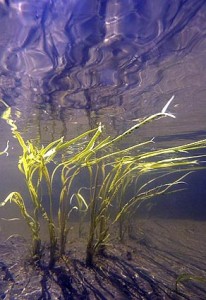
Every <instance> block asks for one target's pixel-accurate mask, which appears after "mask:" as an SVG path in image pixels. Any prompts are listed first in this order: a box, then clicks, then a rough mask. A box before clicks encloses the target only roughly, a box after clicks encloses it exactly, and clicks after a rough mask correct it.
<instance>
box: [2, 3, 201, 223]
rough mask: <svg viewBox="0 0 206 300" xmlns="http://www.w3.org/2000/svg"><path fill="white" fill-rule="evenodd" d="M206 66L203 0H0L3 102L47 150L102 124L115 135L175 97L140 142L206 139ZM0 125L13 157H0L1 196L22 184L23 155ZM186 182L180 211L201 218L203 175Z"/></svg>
mask: <svg viewBox="0 0 206 300" xmlns="http://www.w3.org/2000/svg"><path fill="white" fill-rule="evenodd" d="M205 62H206V2H205V1H204V0H194V1H193V0H189V1H185V0H184V1H183V0H182V1H180V0H174V1H169V0H161V1H159V0H156V1H149V0H148V1H139V0H108V1H106V0H104V1H103V0H102V1H100V0H81V1H77V0H68V1H61V0H56V1H52V0H50V1H49V0H42V1H32V0H30V1H28V0H24V1H14V0H13V1H3V0H2V1H0V97H1V98H2V99H3V100H4V101H5V102H6V103H7V104H8V105H10V106H11V107H12V117H13V118H14V119H15V120H16V124H17V126H18V129H19V130H20V131H21V132H22V134H23V135H24V137H25V138H32V139H37V140H38V141H39V142H40V143H43V144H46V143H48V142H50V141H52V140H54V139H56V138H59V137H60V136H65V137H66V138H70V137H72V136H75V135H77V134H80V133H82V132H84V131H85V130H87V129H89V128H91V127H94V126H96V124H97V123H98V122H100V121H101V122H102V123H103V124H105V127H106V132H107V133H108V134H111V135H116V134H118V133H121V132H123V130H125V129H126V128H128V127H129V126H131V125H133V124H134V123H133V121H132V120H133V119H137V118H139V117H143V116H145V115H148V114H152V113H155V112H158V111H160V110H161V109H162V108H163V106H164V105H165V104H166V102H167V101H168V99H169V98H170V97H171V96H172V95H175V99H174V101H173V103H172V104H171V105H170V108H169V110H170V111H171V112H172V113H174V114H175V116H176V119H171V118H168V119H164V120H163V121H162V120H160V121H157V122H155V123H154V124H152V125H150V126H147V127H146V128H145V129H143V130H140V131H139V132H138V133H137V134H136V135H134V136H135V139H138V140H144V139H146V138H148V137H150V138H151V137H153V136H155V137H156V141H159V142H162V143H163V144H164V145H165V146H170V145H174V144H178V143H179V144H180V143H183V142H187V141H191V140H197V139H201V138H204V137H205V136H206V127H205V117H206V106H205V97H206V88H205V82H206V72H205ZM0 109H1V112H2V113H3V111H4V110H5V107H4V106H3V105H1V107H0ZM0 125H1V127H0V140H1V149H2V150H3V149H4V147H5V145H6V142H7V140H10V151H9V156H8V157H1V174H2V178H1V184H2V188H1V194H2V195H1V196H2V197H5V195H6V194H7V193H8V192H9V191H10V190H11V189H12V187H13V188H16V186H17V187H19V184H20V183H19V182H18V181H17V178H18V175H17V173H18V170H16V169H15V170H13V168H15V167H16V166H15V167H14V165H15V163H14V162H15V161H16V159H17V154H19V153H18V150H17V145H16V141H15V140H13V139H12V135H11V131H10V127H9V126H8V124H7V123H6V121H5V119H1V120H0ZM132 139H133V138H132ZM8 178H9V185H8V184H7V182H8V180H7V179H8ZM188 180H189V179H188ZM189 181H191V182H190V185H191V187H190V190H189V192H188V193H186V194H182V195H181V196H180V197H182V198H184V197H185V198H186V199H185V200H184V201H183V200H182V201H183V202H182V206H183V207H182V208H181V212H182V214H183V215H184V214H185V215H187V212H188V215H191V212H194V211H195V212H194V214H195V216H196V218H198V217H201V218H202V217H204V216H205V213H206V205H205V204H204V201H205V199H204V198H205V194H206V191H205V173H204V172H202V173H201V172H199V173H197V174H196V175H194V176H192V177H191V180H189ZM194 199H195V200H194ZM185 205H186V206H185ZM184 207H185V208H184ZM195 207H196V209H195ZM177 211H178V212H179V209H178V210H177ZM164 214H165V211H164ZM180 215H181V213H180Z"/></svg>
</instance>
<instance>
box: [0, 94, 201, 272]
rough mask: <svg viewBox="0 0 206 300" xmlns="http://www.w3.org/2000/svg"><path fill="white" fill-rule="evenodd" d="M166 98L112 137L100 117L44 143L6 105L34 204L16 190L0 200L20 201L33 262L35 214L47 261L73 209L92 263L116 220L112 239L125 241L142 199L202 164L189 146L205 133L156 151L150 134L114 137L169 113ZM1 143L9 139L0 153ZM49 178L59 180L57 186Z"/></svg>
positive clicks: (63, 237) (60, 250)
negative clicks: (26, 135)
mask: <svg viewBox="0 0 206 300" xmlns="http://www.w3.org/2000/svg"><path fill="white" fill-rule="evenodd" d="M172 100H173V97H172V98H171V99H170V100H169V101H168V102H167V104H166V105H165V107H164V108H163V109H162V111H161V112H159V113H156V114H153V115H151V116H149V117H145V118H144V119H142V120H141V121H139V122H137V124H135V125H134V126H133V127H131V128H129V129H128V130H126V131H125V132H123V133H122V134H120V135H118V136H117V137H115V138H111V137H110V136H107V137H105V136H104V134H103V131H104V127H103V126H102V125H101V124H99V125H98V127H97V128H95V129H91V130H88V131H87V132H85V133H82V134H81V135H79V136H77V137H75V138H73V139H71V140H69V141H64V138H63V137H62V138H60V139H58V140H56V141H54V142H51V143H50V144H49V145H47V146H39V145H36V144H35V143H34V142H31V141H25V140H24V139H23V136H22V135H21V133H20V132H19V131H18V128H17V127H16V125H15V123H14V122H13V121H12V120H11V117H10V114H9V113H8V112H7V117H6V118H5V119H6V120H7V122H8V124H9V125H10V126H11V128H12V132H13V136H14V138H16V139H17V140H18V142H19V145H20V147H21V149H22V154H21V155H20V157H19V162H18V168H19V171H20V172H21V173H22V174H23V176H24V178H25V182H26V187H27V190H28V192H29V197H30V200H31V203H32V207H33V209H32V210H30V209H29V208H27V204H28V199H24V198H23V196H22V195H21V194H20V193H19V192H12V193H10V194H9V195H8V196H7V198H6V199H5V200H4V201H2V202H1V203H0V206H4V205H6V204H7V203H8V202H13V203H15V204H16V205H17V206H18V207H19V209H20V211H21V214H22V216H23V218H24V219H25V221H26V223H27V225H28V227H29V229H30V232H31V237H32V258H33V260H34V261H38V262H40V261H41V258H42V249H43V247H42V241H41V234H40V232H41V225H40V224H41V222H40V221H41V219H43V220H44V221H45V222H46V224H47V226H48V232H49V248H50V261H49V266H50V267H52V266H54V264H55V262H56V261H57V259H58V258H60V257H62V256H64V255H65V254H66V246H67V242H68V239H69V236H68V235H69V230H70V217H71V215H72V213H73V212H74V211H76V212H78V213H79V216H80V217H79V219H80V227H81V226H82V224H84V218H87V220H89V223H88V222H87V223H86V221H85V224H88V238H87V246H86V264H87V265H88V266H92V265H93V264H94V257H95V255H96V254H101V253H103V252H104V251H105V249H106V246H107V244H108V243H109V242H110V240H111V235H112V234H114V233H113V230H111V229H113V228H114V226H116V224H118V228H119V230H118V232H119V233H118V238H119V240H123V238H124V234H125V230H126V223H127V221H128V219H129V218H130V217H131V216H132V214H134V213H135V211H136V210H137V209H138V207H139V206H140V204H141V203H143V202H145V201H147V200H149V199H151V198H153V197H155V196H159V195H163V194H166V193H171V192H177V191H180V190H182V189H183V188H184V179H185V177H186V176H187V175H188V174H189V173H190V172H191V171H193V170H198V169H201V168H203V166H201V158H202V157H203V155H198V154H195V153H194V151H195V150H200V149H204V148H206V140H205V139H204V140H200V141H196V142H191V143H188V144H185V145H181V146H174V147H169V148H166V149H160V150H148V148H149V146H150V145H153V143H154V139H151V140H148V141H145V142H143V143H136V144H133V145H130V146H128V147H124V148H122V147H121V146H120V144H119V142H120V141H121V140H123V139H125V138H126V137H127V135H128V134H131V133H132V132H133V131H135V130H137V129H139V128H140V127H142V126H145V125H146V124H148V123H150V122H152V121H155V120H158V119H160V118H162V117H172V118H175V116H174V115H173V114H171V113H168V112H167V109H168V106H169V105H170V103H171V102H172ZM8 109H9V110H10V108H8ZM7 150H8V145H7V148H6V149H5V150H4V151H3V152H2V153H0V154H3V153H5V152H7ZM148 175H149V177H148ZM80 176H84V178H85V185H84V186H78V184H77V183H78V179H79V177H80ZM147 178H150V179H149V180H148V179H147ZM87 179H88V180H87ZM55 180H58V183H59V184H60V188H59V191H57V190H56V188H55ZM45 193H46V194H47V202H46V203H45V200H43V194H45ZM56 203H57V204H58V208H57V212H56V210H55V208H54V206H55V207H56ZM56 215H57V216H56ZM80 234H81V228H80ZM112 237H113V236H112Z"/></svg>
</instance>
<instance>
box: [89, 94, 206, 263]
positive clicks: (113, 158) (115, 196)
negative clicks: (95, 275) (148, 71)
mask: <svg viewBox="0 0 206 300" xmlns="http://www.w3.org/2000/svg"><path fill="white" fill-rule="evenodd" d="M172 100H173V97H172V98H171V99H170V100H169V101H168V103H167V104H166V105H165V107H164V108H163V109H162V111H161V112H160V113H157V114H154V115H152V116H149V117H148V118H144V119H143V120H141V121H140V122H139V123H138V124H136V125H134V126H133V127H131V128H130V129H128V130H127V131H125V132H124V133H123V134H121V135H119V136H117V137H116V138H114V139H110V138H107V139H105V140H103V141H102V142H101V146H99V145H98V146H97V147H96V149H95V148H94V149H93V152H94V153H95V156H94V158H92V157H90V161H88V162H87V168H88V169H89V174H90V186H91V187H90V190H91V193H90V201H89V203H90V229H89V237H88V243H87V255H86V263H87V265H89V266H92V264H93V257H94V255H95V254H96V253H101V252H103V251H104V249H105V246H106V244H107V243H108V241H109V236H110V232H109V227H110V226H111V225H112V226H113V225H114V224H115V223H116V222H117V221H119V222H120V229H119V235H120V239H122V236H123V219H125V218H126V217H127V218H128V217H129V214H131V212H134V211H135V210H136V209H137V207H138V206H139V205H140V204H141V203H142V202H144V201H146V200H149V199H151V198H153V197H154V196H159V195H162V194H165V193H170V192H171V190H172V192H174V191H176V190H180V188H179V185H182V184H184V182H183V179H184V178H185V177H186V176H187V175H188V174H189V172H190V171H191V170H195V169H198V168H201V166H198V159H199V158H200V157H202V156H197V155H196V156H195V155H191V156H188V152H189V151H193V150H198V149H200V148H205V147H206V140H202V141H198V142H193V143H189V144H186V145H182V146H176V147H170V148H166V149H161V150H156V151H154V150H152V151H148V150H146V151H145V150H144V149H145V146H146V145H147V146H148V144H149V143H153V142H154V141H153V139H152V140H149V141H146V142H144V143H140V144H136V145H133V146H130V147H126V148H124V149H122V150H117V151H113V152H111V153H109V154H106V155H105V154H102V153H101V151H102V149H104V148H108V146H111V145H112V146H113V145H114V144H116V143H117V142H118V141H120V140H121V139H123V138H125V136H127V135H128V134H130V133H132V132H133V131H134V130H136V129H138V128H140V127H141V126H144V125H145V124H147V123H149V122H151V121H153V120H156V119H159V118H161V117H167V116H169V117H173V118H174V115H172V114H170V113H167V112H166V110H167V108H168V106H169V104H170V103H171V101H172ZM137 150H138V153H137V154H134V153H136V151H137ZM140 150H141V151H140ZM186 154H187V155H186ZM167 156H168V157H167ZM163 170H164V171H165V173H164V177H165V175H171V174H173V175H174V174H177V177H176V178H175V179H174V180H172V179H168V181H167V182H166V183H164V184H163V183H161V184H158V183H157V184H156V182H158V180H159V179H160V177H161V175H157V172H163ZM179 172H184V174H183V175H180V176H178V173H179ZM147 173H149V174H150V176H151V175H152V174H153V175H154V178H153V179H150V180H149V181H147V182H146V183H144V184H142V183H141V182H140V179H141V178H142V177H143V176H144V175H146V174H147ZM168 178H170V177H168ZM134 180H135V182H136V185H137V182H140V185H139V187H138V188H137V191H136V192H135V193H134V195H133V196H132V197H131V198H129V199H128V198H127V199H126V201H124V200H123V198H122V196H123V195H124V194H125V192H126V190H128V189H130V187H131V186H132V184H133V183H134ZM137 186H138V185H137ZM181 189H182V188H181ZM85 202H86V200H85ZM115 207H118V208H119V210H118V211H117V212H116V214H115V212H114V211H113V212H112V209H111V208H115ZM113 210H114V209H113Z"/></svg>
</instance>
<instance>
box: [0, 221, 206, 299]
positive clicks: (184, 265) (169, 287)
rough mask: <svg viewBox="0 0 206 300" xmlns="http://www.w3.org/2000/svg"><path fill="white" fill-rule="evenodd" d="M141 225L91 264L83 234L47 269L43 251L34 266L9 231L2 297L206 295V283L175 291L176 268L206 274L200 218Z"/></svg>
mask: <svg viewBox="0 0 206 300" xmlns="http://www.w3.org/2000/svg"><path fill="white" fill-rule="evenodd" d="M141 226H142V225H141V224H138V231H135V230H134V232H133V234H131V236H130V238H129V239H128V240H127V241H126V243H125V244H119V243H114V244H112V245H110V246H109V247H108V250H107V252H106V253H105V254H104V255H103V256H97V257H96V260H95V265H94V266H93V267H92V268H88V267H86V264H85V247H84V242H85V241H84V240H83V239H80V240H78V241H75V242H73V243H72V244H71V245H70V247H69V249H70V251H69V252H67V253H66V255H65V256H64V257H63V258H62V259H61V260H60V261H58V262H57V264H56V265H55V266H54V267H53V268H50V269H49V268H48V267H47V265H48V264H47V261H48V260H49V258H47V257H44V259H43V262H42V264H41V265H39V266H38V265H37V266H36V268H34V266H33V265H31V264H30V263H29V261H28V260H25V256H26V255H28V253H27V254H26V251H25V249H26V245H27V241H25V239H24V238H21V237H20V236H12V237H11V238H9V239H8V240H6V241H5V242H3V243H2V244H1V246H0V255H1V261H0V299H39V300H40V299H62V300H63V299H102V300H104V299H120V300H123V299H125V300H126V299H205V298H204V296H205V294H206V285H205V284H200V283H197V282H192V281H191V282H184V283H181V284H180V285H179V287H178V290H177V291H175V280H176V279H177V276H178V275H179V274H180V273H183V272H188V273H191V274H194V275H201V276H205V274H206V265H205V263H204V261H203V259H204V249H205V244H206V243H205V240H204V241H201V239H200V233H201V232H202V233H203V231H204V230H205V226H206V225H205V224H204V222H200V223H198V222H197V223H195V224H193V223H192V222H175V221H170V222H169V221H166V222H165V221H163V220H155V221H150V222H146V223H144V226H143V227H144V233H141V232H142V231H141ZM177 233H178V236H179V238H178V239H177V236H175V234H177ZM186 233H187V237H185V240H183V237H184V236H185V234H186ZM197 233H199V235H197ZM194 238H196V240H195V239H194ZM191 241H193V244H191ZM186 242H187V244H186ZM197 247H198V248H197ZM197 249H198V250H197ZM47 252H48V251H47ZM22 253H25V255H22ZM25 261H26V262H25Z"/></svg>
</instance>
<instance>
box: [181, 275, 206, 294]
mask: <svg viewBox="0 0 206 300" xmlns="http://www.w3.org/2000/svg"><path fill="white" fill-rule="evenodd" d="M187 281H194V282H199V283H206V278H205V277H203V276H195V275H193V274H189V273H183V274H180V275H179V276H178V277H177V279H176V281H175V291H176V292H177V291H178V286H179V284H180V283H181V282H187Z"/></svg>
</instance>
